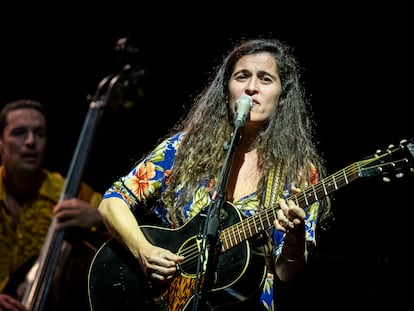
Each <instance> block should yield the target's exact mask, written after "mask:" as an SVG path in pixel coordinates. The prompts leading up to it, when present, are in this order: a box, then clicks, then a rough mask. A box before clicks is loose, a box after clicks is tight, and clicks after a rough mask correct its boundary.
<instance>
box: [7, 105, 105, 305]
mask: <svg viewBox="0 0 414 311" xmlns="http://www.w3.org/2000/svg"><path fill="white" fill-rule="evenodd" d="M46 143H47V126H46V114H45V111H44V109H43V107H42V105H41V104H40V103H39V102H37V101H34V100H28V99H19V100H16V101H13V102H9V103H6V104H5V105H4V106H3V108H2V110H1V112H0V157H1V166H0V176H1V178H0V310H2V311H6V310H7V311H9V310H27V309H28V307H27V306H25V305H23V303H22V300H21V299H22V296H23V294H24V293H25V290H26V287H27V283H26V280H27V276H28V274H29V273H28V272H29V270H30V268H32V265H33V263H34V262H35V261H36V259H37V258H38V255H39V252H40V250H41V249H42V245H43V244H44V240H45V237H46V235H47V233H48V229H49V227H50V226H51V224H52V218H53V217H55V220H56V222H55V230H65V231H66V232H69V233H70V234H69V235H68V236H67V238H66V239H65V242H64V244H63V245H62V246H63V247H62V254H65V255H61V256H60V258H59V265H58V266H57V268H56V271H55V274H54V280H53V283H52V286H51V288H50V291H48V292H47V293H45V294H47V295H48V296H47V300H46V307H45V310H77V311H79V310H88V302H87V301H88V300H87V286H86V284H87V280H86V277H87V269H88V264H89V262H90V259H91V258H92V256H93V254H94V251H95V250H96V248H95V247H97V246H98V245H100V243H102V242H103V241H105V240H106V239H107V237H108V236H107V235H106V230H105V229H104V226H102V218H101V215H100V213H99V212H98V210H97V208H96V207H97V205H98V204H99V202H100V201H101V199H102V196H101V194H100V193H98V192H96V191H94V190H93V189H92V188H91V187H90V186H88V185H87V184H85V183H81V185H80V187H79V192H78V195H77V196H76V197H75V198H69V199H64V200H60V196H61V192H62V188H63V187H64V183H65V179H64V178H63V177H62V175H61V174H60V173H54V172H51V171H49V170H47V169H45V168H43V166H42V164H43V160H44V156H45V151H46ZM68 237H70V238H68ZM41 294H42V293H40V295H41Z"/></svg>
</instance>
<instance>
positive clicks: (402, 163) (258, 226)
mask: <svg viewBox="0 0 414 311" xmlns="http://www.w3.org/2000/svg"><path fill="white" fill-rule="evenodd" d="M400 152H403V156H402V157H401V156H400V157H399V158H396V159H392V157H395V155H398V154H399V153H400ZM389 158H391V159H389ZM413 160H414V144H413V143H412V142H409V141H407V140H402V141H401V143H400V145H399V146H398V147H396V148H395V147H394V146H392V145H391V146H390V147H389V149H387V150H386V152H383V153H382V154H381V153H380V151H377V153H376V154H375V155H374V156H373V157H371V158H368V159H365V160H362V161H358V162H355V163H353V164H351V165H348V166H347V167H345V168H343V169H341V170H339V171H337V172H336V173H334V174H332V175H330V176H328V177H326V178H324V179H322V180H320V181H319V182H318V183H316V184H315V185H311V186H309V187H307V188H306V189H305V190H303V191H302V192H299V193H296V194H294V195H291V196H290V197H288V198H287V200H293V201H294V202H295V203H296V205H297V206H299V207H301V208H303V209H305V210H306V208H307V207H308V206H309V205H311V204H312V203H315V202H317V201H318V200H320V199H322V198H324V197H326V196H328V195H329V194H331V193H333V192H335V191H337V190H339V189H340V188H342V187H344V186H346V185H348V184H350V183H351V182H352V181H354V180H356V179H358V178H359V177H367V176H368V177H370V176H376V175H381V174H382V175H385V176H386V177H387V178H389V176H390V175H389V173H390V172H393V173H394V174H395V176H397V177H401V176H402V175H403V173H402V169H407V167H408V168H409V171H410V172H413V171H414V169H413ZM278 208H279V206H278V205H276V206H273V207H270V208H267V209H265V210H263V211H261V212H259V213H257V214H256V215H254V216H251V217H247V218H245V219H243V221H241V222H239V223H237V224H234V225H232V226H230V227H227V228H225V229H223V230H222V231H221V233H220V239H221V243H222V246H221V251H222V252H224V251H226V250H228V249H229V248H231V247H233V246H235V245H237V244H239V243H240V242H242V241H244V240H247V239H249V238H251V237H253V236H255V235H257V234H259V233H261V232H263V231H266V230H268V229H270V228H272V227H273V222H274V221H275V220H276V219H277V215H276V211H277V210H278Z"/></svg>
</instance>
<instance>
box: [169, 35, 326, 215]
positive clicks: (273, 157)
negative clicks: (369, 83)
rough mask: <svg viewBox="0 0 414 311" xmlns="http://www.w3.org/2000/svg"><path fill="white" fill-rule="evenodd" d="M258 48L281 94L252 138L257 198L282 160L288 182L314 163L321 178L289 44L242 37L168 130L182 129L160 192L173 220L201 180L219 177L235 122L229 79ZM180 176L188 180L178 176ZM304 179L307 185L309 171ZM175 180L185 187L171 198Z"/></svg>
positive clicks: (176, 185)
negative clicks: (272, 64)
mask: <svg viewBox="0 0 414 311" xmlns="http://www.w3.org/2000/svg"><path fill="white" fill-rule="evenodd" d="M260 52H269V53H270V54H272V55H273V56H274V58H275V59H276V62H277V65H278V69H279V75H280V78H281V83H282V93H281V96H280V101H279V104H278V106H277V109H276V110H275V112H274V113H273V115H271V116H270V118H269V120H268V122H267V123H266V124H265V126H263V128H262V129H261V133H260V135H258V137H257V138H256V141H255V143H254V147H255V148H257V151H258V155H259V167H260V169H261V170H262V173H263V174H262V176H263V177H262V178H261V179H260V181H259V184H258V195H259V197H260V198H262V197H263V193H264V191H265V190H266V182H267V176H268V173H269V171H270V170H271V168H273V167H274V166H275V165H276V164H277V163H279V162H280V161H282V163H284V167H285V168H286V174H287V176H286V177H287V178H288V179H289V180H291V181H296V180H297V179H298V174H299V172H304V173H306V172H310V168H311V164H313V165H314V166H315V167H316V168H317V170H318V173H319V176H320V177H323V176H324V175H325V167H324V163H323V162H324V161H323V159H322V158H321V157H320V155H319V154H318V152H317V148H316V143H315V142H314V140H313V136H314V128H313V124H312V123H313V120H312V119H311V118H310V114H311V113H310V112H311V110H310V107H309V103H308V101H307V100H306V98H305V93H304V90H303V87H302V86H301V83H300V78H301V75H300V67H299V66H298V63H297V61H296V58H295V57H294V55H293V52H292V49H291V48H290V47H289V46H288V45H286V44H285V43H283V42H281V41H280V40H277V39H263V38H259V39H252V40H244V41H241V42H240V43H239V44H238V45H236V46H235V47H234V48H233V49H232V50H231V51H230V53H229V54H228V55H227V56H225V57H224V60H223V62H222V63H221V65H220V66H218V67H217V68H216V71H215V74H214V75H213V76H212V77H211V78H210V81H208V82H209V83H208V84H207V86H206V87H205V88H204V89H203V90H202V91H201V92H200V93H199V94H198V95H197V96H196V97H195V98H194V102H193V105H192V106H191V107H190V110H189V112H188V114H187V115H186V116H184V117H183V118H182V119H181V120H179V122H178V123H177V124H176V126H175V127H174V128H173V129H172V130H171V131H170V133H169V134H168V135H172V134H175V133H178V132H182V131H184V132H185V137H184V139H183V141H182V145H181V146H180V148H179V150H178V153H177V155H176V159H175V162H174V167H173V169H172V172H171V175H170V180H169V184H168V186H167V188H166V191H165V192H164V193H163V196H162V199H163V201H164V202H165V203H166V204H167V206H169V207H170V208H171V210H170V217H171V218H172V219H173V220H174V219H175V220H177V219H181V220H182V218H183V216H182V207H183V205H184V203H185V202H188V200H189V199H190V198H191V196H192V194H193V192H194V190H195V189H196V188H197V187H198V186H199V183H200V181H201V180H203V179H206V178H212V177H213V178H217V177H218V176H219V174H220V172H221V169H222V166H223V162H224V158H225V155H226V152H225V151H224V148H223V146H224V145H225V143H228V142H229V140H230V137H231V134H232V132H233V126H234V125H233V122H231V120H232V116H231V114H230V110H229V105H228V96H229V94H228V83H229V81H230V77H231V75H232V72H233V70H234V66H235V64H236V62H237V61H238V60H239V59H240V58H241V57H243V56H245V55H250V54H255V53H260ZM183 176H186V178H187V180H183ZM304 182H307V183H308V184H309V182H310V176H309V174H308V175H307V176H305V180H304ZM180 184H184V185H185V187H184V189H182V193H181V195H180V197H179V198H178V200H176V197H175V195H176V191H177V189H178V188H179V187H180ZM322 206H323V205H322V204H321V207H322ZM326 206H327V205H326ZM324 208H325V210H324V211H322V214H326V213H327V210H326V209H327V208H328V207H324ZM320 218H321V217H320Z"/></svg>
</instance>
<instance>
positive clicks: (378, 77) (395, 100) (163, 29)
mask: <svg viewBox="0 0 414 311" xmlns="http://www.w3.org/2000/svg"><path fill="white" fill-rule="evenodd" d="M20 5H21V6H18V7H16V8H15V9H9V10H3V13H2V15H3V19H2V22H1V25H0V26H1V30H0V35H1V42H2V43H1V50H2V53H1V54H0V59H1V61H0V68H1V74H2V76H3V79H2V88H1V90H2V92H1V93H0V102H1V103H4V102H6V101H9V100H14V99H17V98H21V97H27V98H32V99H36V100H39V101H41V102H42V103H43V104H44V105H45V106H46V108H47V110H48V113H49V116H48V117H49V118H48V120H49V131H50V140H49V152H48V157H47V161H46V164H47V167H48V168H50V169H51V170H57V171H60V172H61V173H63V174H66V172H67V171H68V168H69V164H70V162H71V159H72V156H73V153H74V150H75V146H76V144H77V142H78V141H79V139H80V137H79V134H80V132H81V129H82V128H83V126H84V125H85V124H86V122H85V117H86V115H87V112H88V108H89V104H90V102H91V97H93V96H94V94H95V93H96V91H97V90H98V83H99V82H100V81H101V80H102V79H103V78H104V77H106V76H107V75H109V74H111V73H116V72H119V71H120V70H121V69H122V68H123V66H124V65H125V64H127V63H128V64H130V63H133V64H134V68H137V69H143V70H145V75H144V77H142V78H141V79H139V81H138V83H137V88H138V89H139V90H140V95H139V96H138V95H135V94H134V95H131V94H130V93H129V92H130V91H131V90H129V89H128V88H126V90H125V93H124V94H123V97H121V100H120V101H119V102H118V103H119V105H118V106H117V107H116V108H114V107H112V105H111V106H107V107H105V108H104V109H103V114H102V118H101V119H100V122H99V123H98V125H97V132H96V135H95V136H94V137H93V139H92V140H91V141H89V142H88V143H86V144H84V145H83V147H85V146H87V145H90V146H91V150H90V156H89V161H88V162H87V166H86V169H85V172H84V180H85V181H87V182H88V183H89V184H91V185H92V186H93V187H95V188H96V189H97V190H99V191H104V190H105V189H106V188H107V187H108V186H109V185H110V183H111V182H112V181H113V180H114V179H115V178H117V177H118V176H119V175H121V174H123V173H125V172H126V171H127V170H129V168H131V166H132V165H133V163H134V161H135V160H137V159H139V158H140V157H141V156H142V155H143V154H144V153H145V152H147V151H149V150H150V149H151V148H152V147H153V146H154V144H155V143H156V142H157V141H158V138H159V137H160V136H162V135H164V134H166V132H167V130H168V129H169V128H170V127H171V126H172V125H174V124H175V122H176V121H177V120H178V118H179V117H180V116H181V115H183V114H184V113H185V111H186V109H187V108H188V106H189V103H190V102H191V99H192V98H193V97H194V96H195V95H196V94H197V92H198V91H200V90H201V89H202V87H203V86H204V85H205V83H206V81H207V79H208V78H209V77H210V74H211V73H212V72H213V68H214V67H215V66H216V65H218V64H219V63H220V61H221V60H222V56H223V55H224V54H226V53H227V51H228V50H229V49H230V48H231V47H232V46H233V43H234V42H235V41H237V40H238V39H240V38H249V37H254V36H259V35H260V36H265V37H269V36H273V37H277V38H280V39H282V40H284V41H286V42H287V43H289V44H290V45H292V46H294V48H295V52H296V55H297V56H298V59H299V61H300V63H301V65H302V67H303V82H304V84H305V87H306V89H307V92H308V97H309V98H310V101H311V103H312V109H313V113H314V118H315V121H316V123H317V127H316V133H317V140H318V142H319V149H320V151H321V153H322V154H323V156H324V158H325V159H326V161H327V167H328V171H329V172H330V173H334V172H336V171H337V170H340V169H342V168H343V167H345V166H347V165H349V164H351V163H353V162H355V161H359V160H362V159H363V158H365V157H367V156H370V155H372V154H373V153H374V152H375V151H376V150H377V149H381V150H384V149H386V148H387V146H388V145H389V144H394V145H398V143H399V141H400V140H401V139H403V138H407V139H408V138H413V136H414V133H413V125H412V124H413V123H412V113H411V111H412V108H411V106H412V103H411V101H412V90H413V88H412V84H413V78H412V72H413V56H412V55H413V47H412V28H413V27H412V26H413V25H412V24H413V22H412V16H410V15H409V12H410V10H408V9H407V8H406V7H404V6H402V5H400V4H398V3H397V2H395V3H392V4H389V5H388V4H387V6H383V7H381V6H379V5H377V4H376V5H375V6H374V5H370V6H369V5H367V6H365V7H364V8H362V7H361V6H360V5H351V4H350V3H349V2H347V3H344V4H341V3H338V4H336V7H327V6H323V7H322V6H321V7H318V6H311V5H306V6H305V5H303V4H298V6H295V4H293V5H292V6H289V7H288V6H286V7H285V6H282V5H278V3H277V2H276V3H274V4H272V5H271V6H270V7H271V8H272V9H270V7H267V4H265V3H260V4H259V3H256V4H251V5H252V7H245V8H243V9H242V10H240V12H236V11H230V12H225V11H224V10H223V9H222V8H221V7H219V6H213V5H209V6H208V7H202V6H201V7H198V8H191V7H187V8H186V9H185V10H184V9H180V8H178V7H175V6H174V5H171V7H166V6H165V5H163V6H161V5H159V6H160V7H157V5H158V4H156V5H154V8H150V9H146V8H144V7H142V8H141V7H140V6H139V4H138V3H136V4H135V5H121V4H120V3H118V4H117V5H116V6H110V7H105V9H104V10H102V11H101V10H97V11H94V10H90V9H89V10H87V9H86V8H85V7H83V6H73V5H72V6H65V5H63V4H62V7H61V8H59V9H58V8H54V7H48V8H42V7H39V6H37V5H33V4H32V5H30V6H29V5H26V4H23V3H20ZM275 5H276V6H275ZM137 6H138V7H137ZM237 8H238V9H240V4H239V5H238V6H237ZM123 37H128V38H130V40H132V41H131V42H134V44H135V46H136V47H137V48H138V49H139V53H138V54H137V56H136V57H134V58H133V59H127V58H125V57H123V56H122V54H120V53H118V52H116V51H115V45H116V43H117V41H118V39H119V38H123ZM129 99H132V103H133V105H132V107H130V108H128V109H126V108H123V107H122V104H123V103H125V102H129ZM411 175H412V174H411ZM413 184H414V183H413V177H412V176H406V177H405V178H403V179H400V180H393V181H392V182H391V183H384V182H382V180H381V178H368V179H360V180H358V181H356V182H355V183H353V184H351V185H349V187H346V188H343V189H341V190H340V191H338V192H336V193H335V196H334V200H333V210H334V215H335V219H334V220H333V222H332V224H331V227H330V228H329V229H328V230H326V231H322V232H320V233H319V235H320V236H319V241H318V247H317V250H316V251H315V255H314V256H312V258H311V260H310V264H309V267H308V269H307V271H306V273H305V276H310V277H312V281H311V282H310V283H306V284H305V283H304V282H302V283H301V286H299V288H297V291H298V292H297V293H295V294H296V296H295V298H293V297H290V296H289V295H288V296H287V297H285V298H286V299H285V300H283V301H286V304H287V305H289V306H291V307H292V308H293V306H298V307H305V306H308V305H309V304H316V305H318V307H319V310H325V309H326V310H328V309H330V308H332V309H335V310H339V309H341V310H342V309H347V308H356V309H364V310H373V309H381V308H384V309H385V308H388V307H392V308H396V307H397V306H400V305H403V304H405V303H409V298H410V296H409V293H408V290H407V289H408V288H409V287H411V286H410V285H405V284H406V283H407V282H408V283H409V282H410V281H411V279H410V278H409V277H408V276H409V275H412V269H411V260H409V254H410V253H411V246H412V240H411V235H412V232H411V228H412V224H411V219H412V214H411V212H412V207H413V204H412V200H411V198H410V194H411V193H412V190H413ZM403 284H404V285H403ZM298 298H299V299H298Z"/></svg>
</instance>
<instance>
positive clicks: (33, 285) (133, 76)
mask: <svg viewBox="0 0 414 311" xmlns="http://www.w3.org/2000/svg"><path fill="white" fill-rule="evenodd" d="M116 49H117V50H118V51H121V52H122V53H127V54H128V55H129V56H131V55H132V56H136V52H137V50H136V49H132V48H131V47H130V42H129V41H128V38H121V39H119V40H118V42H117V45H116ZM143 75H144V70H143V69H139V68H136V67H135V66H133V65H131V64H130V63H128V64H126V65H125V66H123V68H122V69H121V70H120V72H117V73H112V74H110V75H108V76H106V77H105V78H104V79H102V80H101V81H100V83H99V84H98V88H97V91H96V93H95V95H94V96H93V97H92V99H91V101H90V104H89V109H88V112H87V115H86V118H85V121H84V124H83V127H82V130H81V133H80V136H79V139H78V142H77V145H76V148H75V152H74V154H73V157H72V160H71V163H70V166H69V170H68V173H67V175H66V178H65V183H64V186H63V189H62V192H61V194H60V197H59V201H62V200H66V199H70V198H74V197H76V196H77V194H78V191H79V188H80V185H81V182H82V177H83V173H84V170H85V165H86V162H87V159H88V156H89V153H90V150H91V145H92V141H93V138H94V137H95V134H96V132H97V128H98V124H99V122H100V120H101V118H102V115H103V111H104V108H105V107H107V106H108V104H109V103H110V104H112V105H115V104H119V103H120V102H122V96H121V97H120V96H119V94H120V93H122V91H123V88H125V87H129V88H130V87H131V86H132V87H138V86H137V84H138V82H139V81H140V80H141V78H142V76H143ZM114 94H115V95H114ZM114 98H115V99H114ZM56 221H57V220H56V219H55V217H53V218H52V222H51V224H50V226H49V229H48V232H47V235H46V238H45V240H44V243H43V245H42V248H41V251H40V253H39V256H38V257H37V259H36V261H35V263H34V264H33V266H32V268H31V270H30V271H29V273H28V274H27V276H26V280H25V290H24V294H23V298H22V300H21V302H22V304H23V305H24V306H25V307H26V308H27V309H28V310H29V311H43V310H47V308H51V309H52V310H54V307H53V304H54V301H55V300H58V299H59V296H56V295H58V293H59V290H61V289H59V288H58V287H57V285H59V284H60V283H61V282H60V280H61V278H62V277H63V275H64V274H66V275H67V274H68V273H69V274H70V277H78V275H76V274H72V273H70V272H68V271H67V270H68V265H70V262H71V257H72V256H74V255H73V253H76V255H79V254H82V255H83V256H86V258H85V257H84V260H83V261H84V262H85V261H86V263H84V265H85V266H84V271H83V275H84V277H85V278H86V274H87V265H88V264H89V261H88V259H87V257H88V256H89V258H92V255H93V253H94V251H95V250H96V249H94V248H93V247H92V246H90V245H86V248H84V247H83V246H85V244H84V243H83V241H80V235H77V234H76V233H75V232H72V231H70V230H68V231H56V230H55V224H56ZM103 241H104V240H103ZM85 250H86V251H85ZM81 260H82V259H81ZM75 265H76V263H75ZM80 269H81V270H82V267H81V268H80ZM81 272H82V271H81ZM85 288H86V281H85ZM55 290H56V292H55ZM52 291H53V295H52V294H51V293H52ZM49 296H53V297H49Z"/></svg>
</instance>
